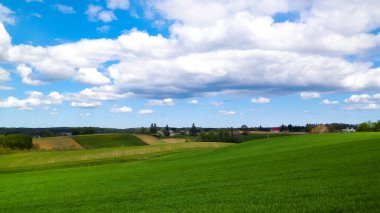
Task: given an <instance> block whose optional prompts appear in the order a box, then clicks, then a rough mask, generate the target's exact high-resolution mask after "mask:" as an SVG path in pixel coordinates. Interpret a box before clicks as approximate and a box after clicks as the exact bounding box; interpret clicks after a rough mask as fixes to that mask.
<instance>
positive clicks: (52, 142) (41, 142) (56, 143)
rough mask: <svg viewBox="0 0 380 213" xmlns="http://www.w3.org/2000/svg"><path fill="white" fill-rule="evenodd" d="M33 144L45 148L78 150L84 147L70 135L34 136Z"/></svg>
mask: <svg viewBox="0 0 380 213" xmlns="http://www.w3.org/2000/svg"><path fill="white" fill-rule="evenodd" d="M33 144H34V145H36V146H37V147H38V148H39V149H43V150H78V149H83V147H82V146H81V145H80V144H78V143H77V142H76V141H75V140H74V139H72V138H70V137H47V138H34V139H33Z"/></svg>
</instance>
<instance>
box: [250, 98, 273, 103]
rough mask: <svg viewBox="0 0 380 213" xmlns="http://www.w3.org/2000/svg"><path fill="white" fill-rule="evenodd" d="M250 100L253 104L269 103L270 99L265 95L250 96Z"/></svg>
mask: <svg viewBox="0 0 380 213" xmlns="http://www.w3.org/2000/svg"><path fill="white" fill-rule="evenodd" d="M251 102H252V103H254V104H267V103H270V99H269V98H265V97H259V98H252V100H251Z"/></svg>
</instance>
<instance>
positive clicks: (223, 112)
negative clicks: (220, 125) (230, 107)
mask: <svg viewBox="0 0 380 213" xmlns="http://www.w3.org/2000/svg"><path fill="white" fill-rule="evenodd" d="M219 114H222V115H235V114H236V112H235V111H227V110H220V111H219Z"/></svg>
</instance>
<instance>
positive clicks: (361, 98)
mask: <svg viewBox="0 0 380 213" xmlns="http://www.w3.org/2000/svg"><path fill="white" fill-rule="evenodd" d="M371 99H372V97H371V96H370V95H368V94H361V95H351V97H349V98H347V99H345V100H344V103H347V104H349V103H372V100H371Z"/></svg>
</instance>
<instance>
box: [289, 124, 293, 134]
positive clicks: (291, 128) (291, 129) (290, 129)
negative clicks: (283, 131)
mask: <svg viewBox="0 0 380 213" xmlns="http://www.w3.org/2000/svg"><path fill="white" fill-rule="evenodd" d="M288 130H289V132H293V126H292V125H291V124H289V125H288Z"/></svg>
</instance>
